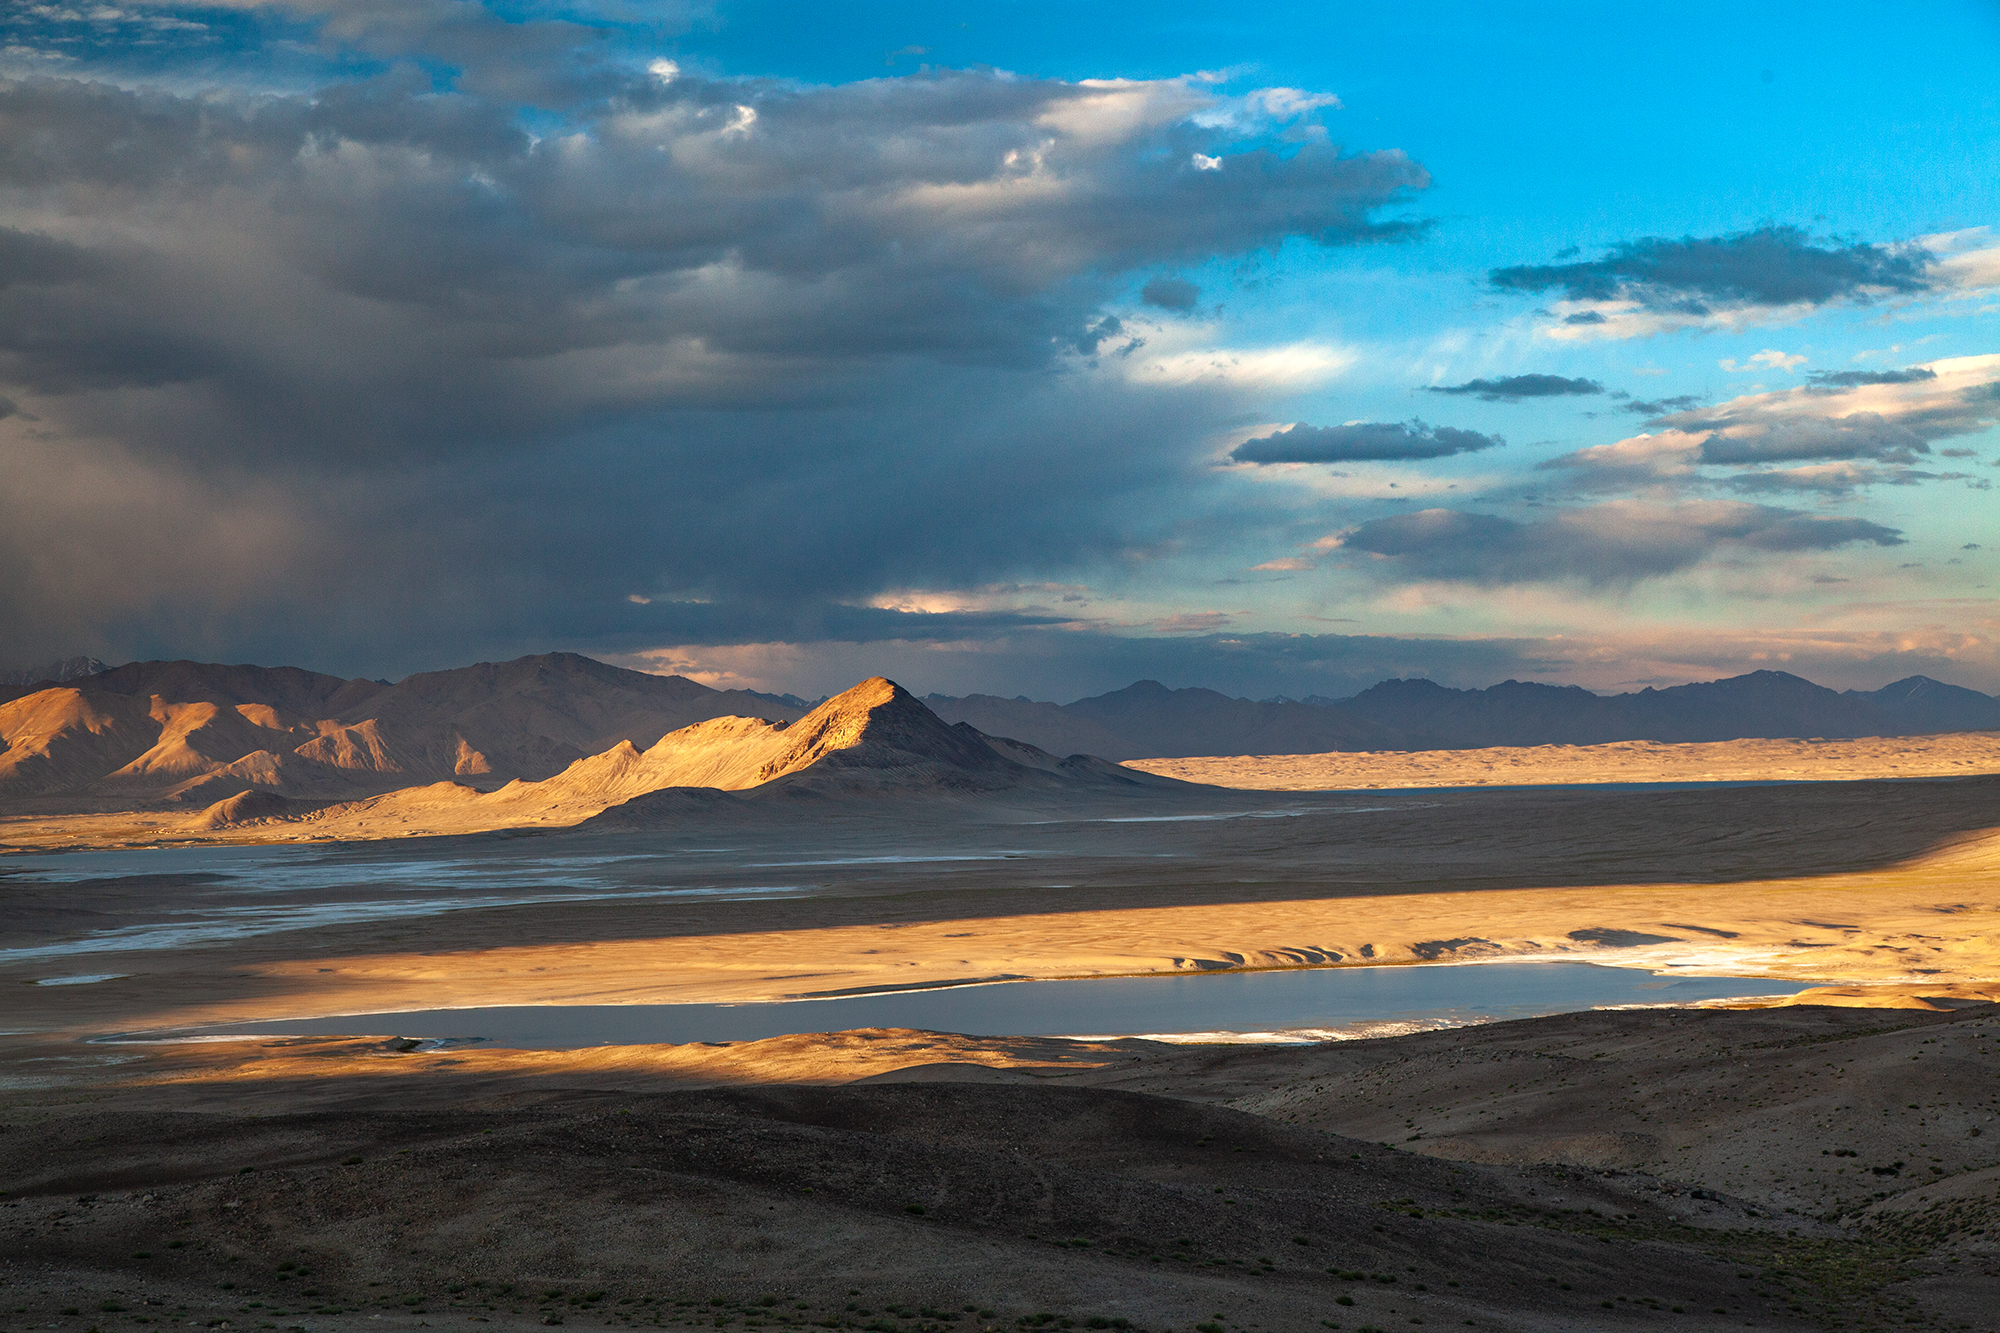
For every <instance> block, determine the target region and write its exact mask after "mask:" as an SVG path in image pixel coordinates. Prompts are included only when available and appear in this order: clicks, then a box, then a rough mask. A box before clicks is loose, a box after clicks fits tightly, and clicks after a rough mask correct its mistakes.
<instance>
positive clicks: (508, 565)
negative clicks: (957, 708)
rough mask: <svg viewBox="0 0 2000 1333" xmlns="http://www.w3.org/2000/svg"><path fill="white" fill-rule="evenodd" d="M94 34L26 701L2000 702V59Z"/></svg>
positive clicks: (6, 285) (180, 17) (1344, 10)
mask: <svg viewBox="0 0 2000 1333" xmlns="http://www.w3.org/2000/svg"><path fill="white" fill-rule="evenodd" d="M1664 13H1665V11H1647V10H1644V9H1643V8H1641V7H1636V6H1604V5H1601V4H1592V3H1575V4H1565V3H1544V4H1532V5H1530V4H1518V5H1508V4H1494V3H1463V4H1458V3H1435V4H1418V3H1408V2H1407V0H1406V2H1404V3H1394V4H1389V3H1382V4H1328V3H1324V2H1323V0H1322V2H1321V3H1315V4H1309V5H1308V4H1290V3H1265V4H1262V5H1257V6H1227V7H1225V6H1222V5H1217V4H1214V3H1208V4H1190V3H1182V2H1180V0H1154V2H1152V3H1146V4H1132V3H1124V2H1122V0H1110V2H1107V3H1100V4H1096V5H1088V6H1078V5H1075V4H1062V5H1058V4H1053V3H1041V2H1040V0H1037V2H1035V3H1026V2H1022V3H1008V2H1007V0H985V2H984V3H981V4H978V5H973V4H970V3H960V2H959V0H931V2H930V3H925V4H921V5H919V4H914V3H911V4H889V3H882V4H854V5H846V6H828V5H801V4H794V3H779V2H777V0H756V2H744V3H734V2H732V0H714V2H713V3H707V4H703V3H692V2H690V3H680V2H678V0H677V2H675V3H646V2H644V0H603V2H602V3H591V2H588V0H586V2H583V3H568V4H557V3H542V2H540V0H516V2H515V3H482V2H481V0H409V2H408V3H400V2H398V0H278V2H277V3H258V2H255V0H228V2H226V3H221V4H203V5H184V4H176V3H167V2H153V0H119V2H117V3H80V4H72V3H67V2H65V0H50V2H49V3H36V2H35V0H26V2H24V3H19V4H16V5H13V6H10V7H7V8H5V9H0V667H7V666H32V665H36V664H38V663H41V662H45V661H48V660H51V659H53V658H56V657H61V656H67V655H70V654H78V653H85V654H91V655H94V656H97V657H101V658H104V659H106V660H111V661H124V660H132V659H140V658H156V657H191V658H197V659H203V660H221V661H251V662H261V663H265V664H280V663H284V664H292V665H300V666H306V667H310V668H313V669H316V670H322V671H329V672H334V673H337V674H342V675H367V676H371V677H389V678H395V677H400V676H401V675H404V674H407V673H409V672H412V671H419V670H431V669H437V668H442V667H449V666H456V665H463V664H465V663H469V662H473V661H478V660H491V659H501V658H508V657H513V656H518V655H520V654H524V653H532V652H544V651H551V650H567V651H576V652H583V653H587V654H590V655H592V656H595V657H598V658H601V659H603V660H606V661H612V662H617V663H620V664H622V665H627V666H633V667H637V668H640V669H645V670H654V671H674V672H679V673H681V674H686V675H689V676H692V677H693V678H695V679H697V680H701V681H704V682H705V683H709V684H713V685H717V686H720V687H748V688H755V689H766V690H778V691H790V692H794V693H798V694H801V695H805V696H808V697H812V696H818V695H821V694H825V693H828V692H831V691H835V690H838V689H841V688H844V687H845V686H846V685H848V684H851V683H853V682H854V681H855V680H857V679H860V678H862V677H865V676H869V675H874V674H886V675H890V676H892V677H894V678H895V679H897V680H899V681H901V682H902V683H903V684H905V685H907V686H909V687H911V688H912V689H914V690H916V691H917V692H919V693H926V692H930V691H939V692H942V693H947V694H965V693H973V692H984V693H993V694H1001V695H1007V696H1013V695H1027V696H1029V697H1033V698H1038V699H1056V700H1060V701H1067V700H1070V699H1075V698H1078V697H1082V696H1085V695H1089V694H1095V693H1099V692H1102V691H1104V690H1108V689H1115V688H1118V687H1120V686H1123V685H1125V684H1128V683H1130V682H1131V681H1133V680H1135V679H1140V678H1152V679H1158V680H1161V681H1163V682H1165V683H1166V684H1168V685H1171V686H1176V687H1178V686H1190V685H1196V686H1207V687H1210V688H1216V689H1221V690H1224V691H1226V692H1228V693H1231V694H1237V695H1247V696H1249V697H1253V698H1264V697H1271V696H1276V695H1285V696H1290V697H1306V696H1310V695H1322V696H1334V697H1337V696H1340V695H1344V694H1350V693H1353V692H1355V691H1356V690H1358V689H1361V688H1364V687H1365V686H1367V685H1369V684H1371V683H1373V682H1374V681H1376V680H1379V679H1382V678H1385V677H1391V676H1428V677H1431V678H1434V679H1436V680H1439V681H1442V682H1444V683H1446V684H1450V685H1454V686H1461V687H1465V686H1483V685H1488V684H1492V683H1494V682H1496V681H1500V680H1504V679H1509V678H1518V679H1532V680H1544V681H1551V682H1558V683H1573V684H1580V685H1584V686H1586V687H1588V688H1591V689H1596V690H1602V691H1618V690H1629V689H1637V688H1641V687H1644V686H1647V685H1669V684H1677V683H1681V682H1685V681H1689V680H1705V679H1713V678H1715V677H1718V676H1726V675H1732V674H1736V673H1739V672H1743V671H1749V670H1756V669H1760V668H1775V669H1782V670H1789V671H1792V672H1795V673H1797V674H1800V675H1803V676H1806V677H1808V678H1810V679H1813V680H1817V681H1819V682H1821V683H1823V684H1827V685H1832V686H1835V687H1837V688H1863V689H1866V688H1874V687H1877V686H1880V685H1882V684H1885V683H1887V682H1889V681H1891V680H1894V679H1897V678H1900V677H1903V676H1908V675H1912V674H1919V673H1921V674H1925V675H1930V676H1934V677H1936V678H1938V679H1942V680H1946V681H1950V682H1953V683H1956V684H1962V685H1967V686H1971V687H1973V688H1978V689H1983V690H1987V691H2000V593H1997V592H1996V589H2000V570H1996V562H2000V523H1996V521H1995V519H1996V516H1997V515H2000V501H1996V495H1995V492H1994V489H1993V483H1994V481H1995V480H1996V479H2000V434H1996V429H1995V427H1996V422H2000V77H1996V75H2000V68H1996V65H2000V5H1995V4H1992V3H1990V0H1987V2H1982V3H1971V2H1970V0H1921V2H1920V3H1916V4H1913V5H1908V6H1881V5H1860V4H1843V3H1815V4H1811V5H1807V4H1789V3H1772V4H1767V5H1760V6H1741V5H1737V4H1730V5H1723V4H1716V3H1706V2H1705V0H1695V2H1694V3H1683V4H1680V5H1676V6H1674V7H1673V10H1672V17H1671V20H1670V21H1668V20H1665V19H1663V18H1662V17H1661V16H1662V14H1664Z"/></svg>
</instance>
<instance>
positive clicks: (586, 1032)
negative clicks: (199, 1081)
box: [203, 962, 1804, 1049]
mask: <svg viewBox="0 0 2000 1333" xmlns="http://www.w3.org/2000/svg"><path fill="white" fill-rule="evenodd" d="M1802 989H1804V986H1803V985H1801V984H1799V983H1795V982H1784V981H1772V980H1769V979H1765V978H1755V977H1697V976H1675V975H1672V974H1666V975H1661V974H1658V973H1654V972H1648V971H1643V970H1640V969H1637V968H1623V967H1604V966H1600V965H1596V964H1592V963H1556V962H1518V963H1516V962H1508V963H1479V964H1464V965H1417V966H1403V967H1341V968H1311V969H1301V970H1297V971H1277V972H1217V973H1207V974H1203V975H1198V976H1180V977H1104V978H1094V979H1088V980H1077V981H1016V982H997V983H991V984H984V985H965V986H954V987H948V988H933V989H926V990H909V991H900V992H896V993H890V994H882V993H877V994H870V995H850V996H842V997H839V998H834V999H824V1000H793V1001H786V1002H782V1003H768V1004H728V1005H725V1004H635V1005H515V1006H495V1007H491V1008H477V1009H428V1010H418V1011H413V1012H405V1013H382V1014H360V1015H347V1016H335V1017H329V1018H311V1019H298V1020H290V1021H280V1022H268V1023H240V1024H231V1025H229V1026H226V1027H216V1028H206V1029H203V1032H204V1033H208V1034H213V1035H223V1034H238V1035H246V1036H248V1035H297V1036H332V1035H354V1036H360V1035H377V1036H398V1037H412V1038H425V1039H454V1038H455V1039H474V1040H478V1041H479V1042H480V1043H481V1044H484V1045H491V1046H502V1047H512V1048H529V1049H563V1048H573V1047H582V1046H628V1045H639V1044H645V1043H654V1042H660V1043H681V1042H690V1041H709V1042H723V1041H756V1040H759V1039H762V1038H765V1037H778V1036H784V1035H787V1034H790V1033H798V1032H838V1031H843V1030H846V1029H850V1028H879V1027H895V1028H924V1029H928V1030H931V1031H938V1032H959V1033H966V1034H969V1035H973V1036H1048V1037H1085V1036H1172V1037H1177V1038H1179V1039H1183V1040H1185V1039H1189V1038H1196V1039H1200V1038H1204V1037H1205V1038H1207V1039H1210V1040H1231V1039H1235V1040H1243V1039H1246V1038H1247V1039H1250V1040H1290V1041H1300V1040H1307V1041H1310V1040H1323V1039H1325V1038H1328V1037H1336V1036H1361V1035H1368V1034H1369V1033H1371V1032H1390V1031H1400V1030H1409V1029H1413V1028H1424V1027H1442V1026H1450V1025H1456V1024H1461V1023H1477V1022H1486V1021H1490V1020H1494V1019H1503V1018H1528V1017H1532V1016H1534V1015H1537V1014H1552V1013H1568V1012H1574V1011H1576V1010H1581V1009H1595V1008H1601V1007H1605V1006H1614V1005H1616V1006H1623V1005H1656V1004H1659V1005H1664V1004H1692V1003H1695V1002H1698V1001H1701V1000H1715V999H1727V998H1733V997H1740V996H1746V995H1790V994H1794V993H1796V992H1797V991H1800V990H1802Z"/></svg>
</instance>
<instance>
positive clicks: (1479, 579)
mask: <svg viewBox="0 0 2000 1333" xmlns="http://www.w3.org/2000/svg"><path fill="white" fill-rule="evenodd" d="M1854 542H1866V543H1869V544H1872V545H1875V546H1899V545H1901V544H1902V543H1903V538H1902V535H1901V534H1900V533H1898V532H1896V531H1895V530H1894V529H1891V528H1885V527H1883V526H1881V525H1880V524H1876V523H1870V522H1868V521H1866V520H1864V519H1858V518H1833V517H1826V516H1821V515H1813V514H1802V513H1799V512H1797V511H1795V510H1789V509H1780V508H1774V507H1772V506H1768V505H1753V504H1744V503H1741V502H1736V501H1727V500H1710V501H1690V502H1685V503H1682V504H1676V505H1654V504H1646V503H1642V502H1638V501H1629V500H1626V501H1614V502H1612V503H1609V504H1602V505H1593V506H1587V507H1584V508H1579V509H1572V510H1568V511H1565V512H1563V513H1559V514H1556V515H1553V516H1551V517H1549V518H1545V519H1540V520H1536V521H1532V522H1523V521H1520V520H1518V519H1512V518H1504V517H1501V516H1499V515H1495V514H1474V513H1466V512H1464V511H1461V510H1455V509H1425V510H1421V511H1419V512H1417V513H1414V514H1397V515H1394V516H1392V517H1389V518H1381V519H1376V520H1374V521H1373V522H1370V523H1364V524H1362V525H1361V526H1360V527H1358V528H1355V529H1353V530H1352V531H1350V532H1348V533H1345V534H1343V535H1342V537H1341V538H1340V539H1339V543H1338V545H1339V547H1340V549H1343V550H1347V551H1353V552H1356V553H1359V554H1362V555H1368V556H1373V557H1375V558H1376V559H1378V560H1382V561H1385V562H1388V563H1389V564H1391V565H1392V566H1394V569H1395V572H1396V574H1397V575H1398V576H1401V577H1412V576H1414V577H1419V578H1428V579H1442V580H1448V581H1452V582H1464V583H1481V584H1508V583H1544V582H1577V583H1584V584H1595V585H1599V586H1621V585H1630V584H1632V583H1636V582H1638V581H1639V580H1642V579H1648V578H1657V577H1659V576H1661V575H1664V574H1672V573H1676V572H1678V571H1680V570H1684V569H1688V568H1690V567H1692V566H1694V565H1696V564H1698V563H1700V562H1701V561H1703V560H1706V559H1708V558H1709V557H1711V556H1713V555H1716V554H1718V553H1721V552H1726V551H1730V550H1741V551H1757V552H1794V551H1825V550H1832V549H1834V548H1835V547H1840V546H1846V545H1848V544H1850V543H1854Z"/></svg>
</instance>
